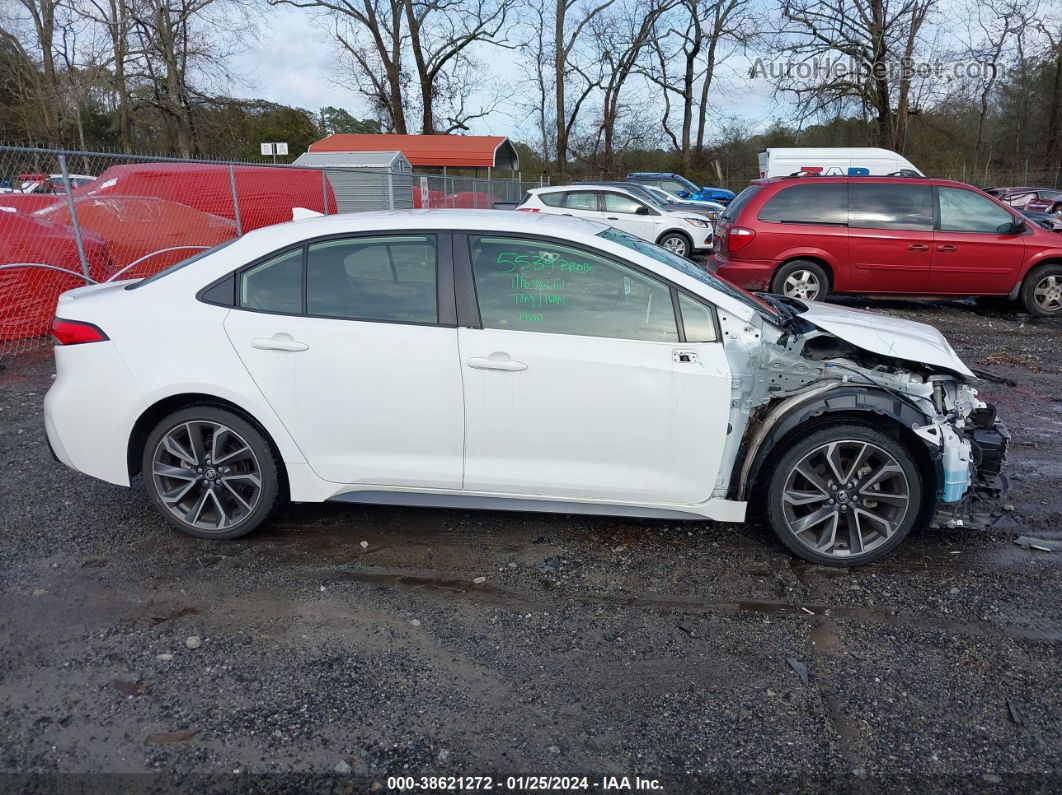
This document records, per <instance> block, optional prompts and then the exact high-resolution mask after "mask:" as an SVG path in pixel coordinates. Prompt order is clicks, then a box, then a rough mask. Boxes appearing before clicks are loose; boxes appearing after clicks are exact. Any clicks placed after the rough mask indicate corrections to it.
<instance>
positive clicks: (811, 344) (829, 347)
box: [713, 295, 1010, 523]
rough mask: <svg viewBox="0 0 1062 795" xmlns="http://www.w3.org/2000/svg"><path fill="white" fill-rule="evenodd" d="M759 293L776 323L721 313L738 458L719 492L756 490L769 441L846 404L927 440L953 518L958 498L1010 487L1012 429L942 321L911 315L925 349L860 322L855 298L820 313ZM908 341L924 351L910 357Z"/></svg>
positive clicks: (927, 456) (847, 411)
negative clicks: (980, 392) (979, 386)
mask: <svg viewBox="0 0 1062 795" xmlns="http://www.w3.org/2000/svg"><path fill="white" fill-rule="evenodd" d="M760 297H761V299H762V300H764V301H765V302H766V303H768V304H769V305H770V306H771V307H772V308H774V309H775V310H777V311H778V313H779V318H778V321H777V325H776V324H775V323H774V322H770V321H768V319H767V317H766V316H764V315H758V316H756V317H754V318H753V319H752V320H750V321H744V320H741V319H740V318H736V317H728V316H727V314H726V313H725V312H724V313H720V318H719V320H720V326H721V331H722V335H723V341H724V347H725V350H726V355H727V360H728V362H729V364H730V368H731V372H732V374H733V380H732V383H731V400H730V419H729V421H730V433H729V435H728V437H727V444H726V449H725V451H724V456H723V460H724V461H725V462H732V463H733V465H732V466H730V467H727V466H724V467H722V468H721V470H720V475H719V478H718V480H717V482H716V484H715V490H714V492H713V496H717V497H721V498H729V499H737V500H748V499H749V496H750V491H751V489H752V487H753V486H754V484H755V483H756V477H757V475H758V474H759V472H760V470H761V468H762V467H763V465H764V462H765V459H766V458H768V457H769V451H770V450H771V449H772V448H774V447H775V445H776V444H777V443H778V442H780V441H781V440H782V439H783V438H785V436H786V435H787V434H788V433H790V432H792V431H793V430H794V429H796V428H797V427H803V426H806V424H807V423H811V422H820V423H824V422H829V421H830V418H832V417H842V416H843V417H846V418H848V419H856V420H858V421H862V422H868V423H872V424H874V425H876V426H879V427H887V428H889V429H890V430H891V431H893V432H895V433H897V434H899V435H903V436H906V437H907V439H908V440H909V441H913V439H914V438H917V439H918V440H920V441H921V443H922V444H923V445H924V456H923V460H924V462H925V465H926V467H928V468H931V469H932V470H934V471H935V481H936V484H935V485H936V489H935V500H933V503H934V505H935V506H936V508H937V509H941V508H946V509H948V510H950V513H951V516H952V517H953V518H952V519H951V520H950V521H951V522H952V523H961V520H957V519H955V518H954V517H956V516H958V515H959V512H958V511H957V510H956V508H957V507H958V506H960V505H963V504H965V503H967V502H969V501H970V500H971V498H973V497H974V496H975V493H976V495H981V496H998V495H999V494H1000V493H1002V492H1003V491H1004V490H1005V488H1006V481H1005V478H1004V477H1003V476H1002V474H1001V469H1002V465H1003V462H1004V460H1005V457H1006V448H1007V442H1008V440H1009V438H1010V436H1009V433H1008V432H1007V429H1006V427H1005V426H1004V425H1003V424H1002V423H1001V422H1000V421H999V420H998V419H997V417H996V412H995V408H994V407H993V406H991V405H989V404H986V403H984V402H983V401H981V400H980V399H979V398H978V396H977V390H976V389H975V388H974V386H973V383H974V382H975V380H976V376H975V375H974V374H973V373H972V372H971V371H970V370H969V369H968V368H966V366H965V365H964V364H963V363H962V362H961V360H960V359H959V358H958V357H957V356H956V355H955V354H954V352H953V351H951V348H950V346H949V345H948V344H947V342H946V341H945V340H944V338H943V336H941V335H940V334H939V332H937V331H936V330H935V329H932V327H929V326H923V325H922V324H915V323H910V324H909V326H910V327H911V329H910V332H909V333H910V334H911V337H912V339H915V336H914V335H916V334H918V335H921V336H922V337H924V338H925V339H924V340H921V339H919V340H917V341H918V342H922V343H923V344H924V347H925V350H924V351H920V350H918V347H917V345H912V344H910V341H909V340H892V339H890V338H889V337H888V334H889V333H890V332H891V331H892V329H891V328H890V329H875V328H873V327H871V326H866V327H865V328H864V327H861V325H860V323H863V324H865V323H866V321H864V320H862V318H860V317H859V316H860V315H861V313H857V312H854V311H853V310H843V309H840V308H838V309H837V310H835V309H832V308H829V309H827V310H826V311H825V312H824V313H823V316H824V318H823V320H821V321H820V322H819V323H817V322H815V321H816V319H817V318H816V315H815V310H814V309H811V308H810V307H809V306H808V305H805V304H802V303H801V302H798V301H795V300H793V299H787V298H781V297H779V296H773V295H765V296H760ZM841 312H845V313H848V314H847V315H842V314H840V313H841ZM805 315H808V317H805ZM834 316H836V317H837V318H838V319H839V321H843V322H838V323H832V325H834V326H836V327H838V333H835V332H832V331H830V330H827V329H826V328H823V327H824V326H829V325H831V321H832V320H833V319H834ZM849 316H851V317H853V318H856V319H857V320H858V321H860V322H858V323H857V322H851V321H849V320H848V317H849ZM867 317H872V316H870V315H867ZM915 327H918V328H915ZM841 334H845V335H846V336H848V337H849V338H847V339H846V338H845V337H844V336H841ZM905 343H906V344H905ZM881 350H888V351H895V355H890V354H888V353H882V352H881ZM905 352H910V354H911V355H912V357H913V355H914V354H915V353H921V357H920V358H924V359H926V361H915V360H913V358H905V357H904V356H903V354H904V353H905ZM952 360H953V361H952ZM914 446H916V447H917V445H914Z"/></svg>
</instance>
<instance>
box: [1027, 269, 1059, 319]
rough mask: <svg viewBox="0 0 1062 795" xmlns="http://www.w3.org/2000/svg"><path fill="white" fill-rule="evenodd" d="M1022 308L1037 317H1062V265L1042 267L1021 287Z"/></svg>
mask: <svg viewBox="0 0 1062 795" xmlns="http://www.w3.org/2000/svg"><path fill="white" fill-rule="evenodd" d="M1021 303H1022V308H1023V309H1024V310H1025V311H1026V312H1028V313H1029V314H1030V315H1036V316H1037V317H1058V316H1059V315H1062V265H1042V266H1040V267H1039V268H1036V269H1035V270H1033V271H1031V272H1030V273H1029V275H1028V276H1026V277H1025V281H1024V282H1023V283H1022V285H1021Z"/></svg>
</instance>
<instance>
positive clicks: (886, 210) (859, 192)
mask: <svg viewBox="0 0 1062 795" xmlns="http://www.w3.org/2000/svg"><path fill="white" fill-rule="evenodd" d="M848 225H849V226H853V227H858V228H862V229H915V230H925V231H929V230H932V229H933V190H932V189H931V188H930V187H929V186H928V185H893V184H889V183H881V182H879V183H873V182H853V183H852V184H850V185H849V186H848Z"/></svg>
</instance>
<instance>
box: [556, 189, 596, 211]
mask: <svg viewBox="0 0 1062 795" xmlns="http://www.w3.org/2000/svg"><path fill="white" fill-rule="evenodd" d="M564 197H565V199H564V206H565V207H567V208H568V209H569V210H597V193H595V192H593V191H588V190H576V191H572V192H571V193H566V194H564Z"/></svg>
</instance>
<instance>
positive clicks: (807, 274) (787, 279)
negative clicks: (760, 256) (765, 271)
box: [771, 259, 830, 301]
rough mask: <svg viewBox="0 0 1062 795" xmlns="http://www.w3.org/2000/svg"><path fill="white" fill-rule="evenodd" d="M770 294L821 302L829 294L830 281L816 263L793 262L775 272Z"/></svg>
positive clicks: (809, 261) (823, 269)
mask: <svg viewBox="0 0 1062 795" xmlns="http://www.w3.org/2000/svg"><path fill="white" fill-rule="evenodd" d="M771 292H772V293H774V294H775V295H784V296H786V297H788V298H796V299H798V300H801V301H822V300H824V299H825V298H826V296H828V295H829V294H830V279H829V277H828V276H827V275H826V270H825V268H823V267H822V266H821V265H819V264H818V263H817V262H812V261H811V260H807V259H798V260H793V261H792V262H787V263H786V264H785V265H783V266H782V267H780V268H779V269H778V270H777V272H775V274H774V278H773V279H772V280H771Z"/></svg>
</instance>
